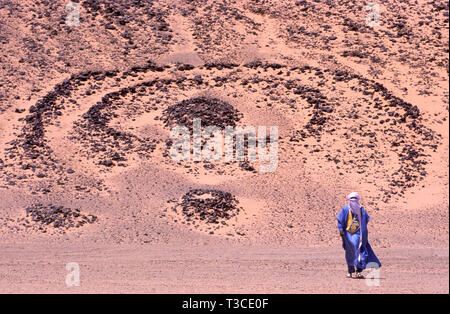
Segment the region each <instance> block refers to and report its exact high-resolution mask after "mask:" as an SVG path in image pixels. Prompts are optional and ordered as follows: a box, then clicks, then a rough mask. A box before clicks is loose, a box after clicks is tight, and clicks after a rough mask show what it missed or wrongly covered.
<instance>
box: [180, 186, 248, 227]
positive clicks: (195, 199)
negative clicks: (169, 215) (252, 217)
mask: <svg viewBox="0 0 450 314" xmlns="http://www.w3.org/2000/svg"><path fill="white" fill-rule="evenodd" d="M238 204H239V201H238V200H237V199H236V198H235V197H234V196H233V195H232V194H231V193H229V192H223V191H219V190H208V189H191V190H190V191H189V192H188V193H186V194H185V195H184V196H183V197H182V198H181V201H180V202H178V203H177V204H176V205H175V206H174V207H173V210H174V211H175V212H181V214H182V215H183V216H185V217H186V220H188V221H191V220H200V221H204V222H205V223H208V224H223V225H224V224H226V221H227V220H229V219H231V218H232V217H234V216H236V215H237V214H239V212H240V210H242V208H240V207H238Z"/></svg>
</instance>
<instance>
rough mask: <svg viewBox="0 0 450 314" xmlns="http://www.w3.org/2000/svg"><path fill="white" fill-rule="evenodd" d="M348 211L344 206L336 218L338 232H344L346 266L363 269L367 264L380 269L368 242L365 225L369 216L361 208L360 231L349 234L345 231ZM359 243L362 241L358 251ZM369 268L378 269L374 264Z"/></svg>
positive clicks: (343, 242)
mask: <svg viewBox="0 0 450 314" xmlns="http://www.w3.org/2000/svg"><path fill="white" fill-rule="evenodd" d="M349 210H350V208H349V206H348V205H346V206H344V207H343V208H342V210H341V211H340V213H339V215H337V217H336V219H337V221H338V223H337V226H338V229H339V231H344V236H343V237H342V247H343V248H344V250H345V259H346V261H347V265H348V266H356V267H358V268H361V269H365V268H366V266H367V265H368V264H369V263H376V264H377V265H378V267H381V263H380V261H379V260H378V258H377V257H376V255H375V253H374V252H373V250H372V247H371V246H370V244H369V240H368V230H367V223H368V222H369V220H370V217H369V215H368V214H367V212H366V211H365V210H364V207H361V221H360V229H359V230H358V231H357V232H356V233H354V234H351V233H350V232H348V231H346V230H345V229H346V228H347V218H348V211H349ZM360 241H362V243H361V248H360V249H359V250H358V247H359V243H360ZM369 266H370V267H374V268H378V267H376V266H375V264H371V265H369Z"/></svg>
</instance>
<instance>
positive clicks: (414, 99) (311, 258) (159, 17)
mask: <svg viewBox="0 0 450 314" xmlns="http://www.w3.org/2000/svg"><path fill="white" fill-rule="evenodd" d="M68 3H69V2H68V1H67V2H66V1H60V0H58V1H28V0H25V1H16V0H2V1H1V2H0V47H1V50H0V74H1V75H0V293H39V292H44V293H55V292H56V293H82V292H88V293H95V292H100V293H108V292H113V293H116V292H118V293H134V292H146V293H448V292H449V246H448V245H449V233H448V230H449V197H448V196H449V193H448V189H449V187H448V183H449V172H448V169H449V162H448V154H449V149H448V148H449V125H448V118H449V107H448V105H449V89H448V85H449V63H448V54H449V28H448V27H449V24H448V23H449V19H448V3H447V2H445V1H419V0H417V1H402V2H399V1H392V0H390V1H378V2H377V3H376V4H377V5H378V7H379V9H380V10H379V25H367V21H366V18H367V14H371V13H373V11H367V10H366V6H367V2H366V1H359V0H355V1H329V0H311V1H306V0H304V1H292V0H289V1H288V0H276V1H275V0H272V1H268V0H259V1H258V0H243V1H212V0H195V1H188V0H180V1H150V0H149V1H140V0H133V1H125V0H120V1H119V0H116V1H109V0H108V1H97V0H86V1H84V0H79V1H74V2H71V4H70V5H69V6H68V7H66V6H67V5H68ZM77 12H78V13H79V19H78V20H77V19H76V16H75V20H77V21H76V22H74V14H75V13H77ZM68 16H69V17H68ZM196 118H199V119H201V121H202V126H203V130H205V127H208V126H217V127H219V128H221V129H225V128H226V127H227V126H233V127H238V126H240V127H247V126H253V127H255V128H258V127H259V126H265V127H266V128H267V137H266V135H263V136H262V137H261V138H258V144H259V142H260V141H262V140H264V139H265V140H267V146H268V147H269V148H274V147H277V149H278V154H277V165H276V169H274V171H271V172H270V171H269V172H264V171H262V169H264V165H265V164H266V163H267V162H265V161H258V160H248V159H245V160H231V161H225V160H211V161H205V160H201V161H175V160H174V159H173V158H171V147H173V145H174V142H175V140H174V138H173V137H171V130H172V128H173V127H174V126H184V127H186V128H188V129H189V130H191V131H192V128H193V121H194V119H196ZM271 126H276V127H277V128H278V135H279V139H278V141H277V142H274V141H273V140H272V139H270V138H269V129H270V127H271ZM259 134H260V133H259V130H258V135H259ZM193 141H195V139H193ZM204 141H205V139H204ZM203 144H204V142H203ZM245 148H246V150H245V151H246V152H247V153H248V152H249V151H250V147H248V145H247V146H246V147H245ZM352 191H358V192H359V194H360V195H361V196H362V201H361V202H362V205H363V206H364V207H365V208H366V210H367V211H368V213H369V215H370V217H371V221H370V224H369V240H370V242H371V245H372V247H373V248H374V250H375V252H376V253H377V255H378V256H379V258H380V260H381V262H382V264H383V266H382V268H381V269H380V273H379V274H380V281H379V285H378V286H370V285H367V282H366V281H364V280H349V279H346V278H345V273H346V265H345V260H344V252H343V250H342V248H341V239H340V237H339V234H338V232H337V228H336V220H335V217H336V215H337V214H338V212H339V210H340V209H341V207H342V206H343V205H345V203H346V195H347V194H348V193H350V192H352ZM70 262H74V263H77V264H78V265H79V267H80V275H81V282H80V286H77V287H67V285H66V281H65V280H66V275H67V273H68V271H67V270H66V265H67V263H70ZM367 273H370V271H369V270H368V271H367Z"/></svg>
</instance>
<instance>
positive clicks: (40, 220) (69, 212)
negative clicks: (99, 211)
mask: <svg viewBox="0 0 450 314" xmlns="http://www.w3.org/2000/svg"><path fill="white" fill-rule="evenodd" d="M26 214H27V218H31V222H30V223H31V224H29V225H26V227H33V226H37V227H38V229H39V230H40V231H42V232H47V231H49V229H50V230H59V231H64V230H68V229H71V228H79V227H82V226H83V225H85V224H92V223H94V222H95V221H97V217H96V216H94V215H84V214H82V213H81V212H80V210H79V209H72V208H66V207H64V206H60V205H52V204H49V205H43V204H34V205H32V206H29V207H27V208H26Z"/></svg>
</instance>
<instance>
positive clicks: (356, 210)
mask: <svg viewBox="0 0 450 314" xmlns="http://www.w3.org/2000/svg"><path fill="white" fill-rule="evenodd" d="M347 199H348V207H350V209H351V211H352V213H353V214H356V215H358V219H359V221H361V205H360V204H359V200H360V199H361V197H359V194H358V193H357V192H352V193H350V194H349V195H348V196H347Z"/></svg>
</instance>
